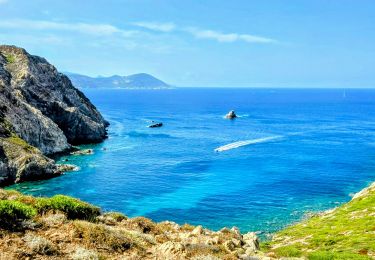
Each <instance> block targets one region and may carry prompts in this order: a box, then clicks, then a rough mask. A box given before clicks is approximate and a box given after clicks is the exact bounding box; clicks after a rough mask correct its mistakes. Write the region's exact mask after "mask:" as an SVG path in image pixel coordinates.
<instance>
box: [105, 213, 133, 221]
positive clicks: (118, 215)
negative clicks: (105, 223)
mask: <svg viewBox="0 0 375 260" xmlns="http://www.w3.org/2000/svg"><path fill="white" fill-rule="evenodd" d="M103 215H104V216H105V217H111V218H113V219H114V220H115V221H117V222H121V221H123V220H126V219H128V217H127V216H125V215H124V214H122V213H120V212H107V213H104V214H103Z"/></svg>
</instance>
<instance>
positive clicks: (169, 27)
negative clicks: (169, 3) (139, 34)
mask: <svg viewBox="0 0 375 260" xmlns="http://www.w3.org/2000/svg"><path fill="white" fill-rule="evenodd" d="M132 25H135V26H138V27H143V28H146V29H149V30H153V31H159V32H171V31H174V30H175V29H176V25H175V24H174V23H155V22H135V23H132Z"/></svg>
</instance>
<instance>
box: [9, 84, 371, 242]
mask: <svg viewBox="0 0 375 260" xmlns="http://www.w3.org/2000/svg"><path fill="white" fill-rule="evenodd" d="M83 91H84V93H85V94H86V95H87V96H88V97H89V98H90V100H91V101H92V103H94V104H95V106H96V107H97V108H98V109H99V111H100V112H101V113H102V114H103V116H104V117H105V118H106V119H107V120H108V121H109V122H110V124H111V125H110V127H109V128H108V139H106V140H105V141H104V142H103V143H100V144H92V145H83V146H81V148H82V149H93V151H94V154H92V155H81V156H77V155H65V156H62V157H59V158H57V161H58V162H59V163H69V164H75V165H77V166H78V167H79V170H77V171H74V172H68V173H66V174H65V175H62V176H61V177H57V178H54V179H50V180H43V181H37V182H25V183H20V184H16V185H13V186H11V187H9V188H12V189H17V190H19V191H22V192H24V193H27V194H32V195H37V196H52V195H55V194H66V195H71V196H74V197H78V198H80V199H82V200H84V201H87V202H90V203H93V204H95V205H98V206H100V207H101V208H102V210H103V211H118V212H122V213H124V214H125V215H127V216H130V217H134V216H145V217H148V218H151V219H152V220H154V221H164V220H170V221H175V222H177V223H179V224H184V223H189V224H192V225H198V224H199V225H203V226H204V227H206V228H210V229H213V230H219V229H221V228H222V227H225V226H226V227H232V226H237V227H239V228H240V230H241V231H242V232H248V231H256V232H258V233H259V234H261V235H264V236H267V235H268V234H271V233H273V232H275V231H278V230H280V229H282V228H284V227H285V226H287V225H290V224H292V223H295V222H296V221H300V220H301V219H303V218H305V217H306V216H309V215H311V214H312V213H314V212H319V211H323V210H327V209H330V208H333V207H337V206H339V205H340V204H342V203H345V202H347V201H349V200H350V199H351V196H352V195H353V194H354V193H355V192H357V191H359V190H360V189H362V188H364V187H366V186H367V185H368V184H369V183H371V182H372V181H374V180H375V90H372V89H280V88H274V89H272V88H267V89H264V88H262V89H260V88H176V89H167V90H119V89H102V90H88V89H84V90H83ZM232 109H233V110H235V111H236V113H237V115H238V118H236V119H234V120H228V119H225V114H226V113H227V112H228V111H230V110H232ZM153 121H155V122H162V123H163V126H162V127H160V128H148V127H147V126H148V125H150V124H152V122H153Z"/></svg>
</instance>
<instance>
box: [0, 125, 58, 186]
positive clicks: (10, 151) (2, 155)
mask: <svg viewBox="0 0 375 260" xmlns="http://www.w3.org/2000/svg"><path fill="white" fill-rule="evenodd" d="M10 127H11V126H10V125H9V124H8V123H7V122H6V121H5V120H4V119H1V118H0V186H2V185H6V184H11V183H16V182H20V181H26V180H37V179H45V178H51V177H54V176H57V175H59V174H60V173H61V171H59V170H58V168H57V167H56V165H55V164H54V161H53V160H51V159H49V158H47V157H46V156H44V155H43V154H42V153H41V152H40V151H39V150H38V149H37V148H35V147H33V146H31V145H29V144H28V143H26V142H25V141H24V140H22V139H21V138H19V137H17V136H16V135H15V134H14V133H12V132H11V129H10Z"/></svg>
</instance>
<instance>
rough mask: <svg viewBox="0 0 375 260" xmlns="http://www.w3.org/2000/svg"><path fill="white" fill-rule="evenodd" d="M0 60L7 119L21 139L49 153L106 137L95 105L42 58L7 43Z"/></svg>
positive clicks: (104, 125) (0, 50) (1, 49)
mask: <svg viewBox="0 0 375 260" xmlns="http://www.w3.org/2000/svg"><path fill="white" fill-rule="evenodd" d="M0 56H1V57H2V58H1V59H0V67H1V69H0V77H1V78H2V81H3V83H4V84H3V86H2V87H3V88H5V89H6V93H5V94H4V95H2V99H3V100H2V101H8V102H5V106H6V107H7V110H8V112H7V113H6V117H7V118H8V119H9V121H10V122H11V123H12V124H13V127H14V129H15V131H16V133H17V134H19V135H20V137H21V138H23V139H24V140H25V141H27V142H28V143H30V144H32V145H34V146H35V147H37V148H39V149H40V150H41V151H42V152H43V153H46V154H48V153H55V152H61V151H64V150H66V149H68V148H69V144H82V143H92V142H99V141H101V140H103V139H104V138H105V137H106V126H108V123H107V122H106V121H105V120H104V119H103V117H102V116H101V114H100V113H99V112H98V110H97V109H96V108H95V106H94V105H92V104H91V103H90V101H89V100H88V99H87V98H86V97H85V95H84V94H83V93H82V92H80V91H79V90H78V89H76V88H75V87H74V86H73V85H72V84H71V82H70V80H69V79H68V78H67V77H66V76H65V75H63V74H61V73H59V72H58V71H57V70H56V68H55V67H54V66H52V65H51V64H49V63H48V62H47V61H46V60H45V59H44V58H41V57H38V56H33V55H30V54H29V53H27V52H26V51H25V50H24V49H22V48H17V47H15V46H7V45H0ZM25 120H26V121H25Z"/></svg>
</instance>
